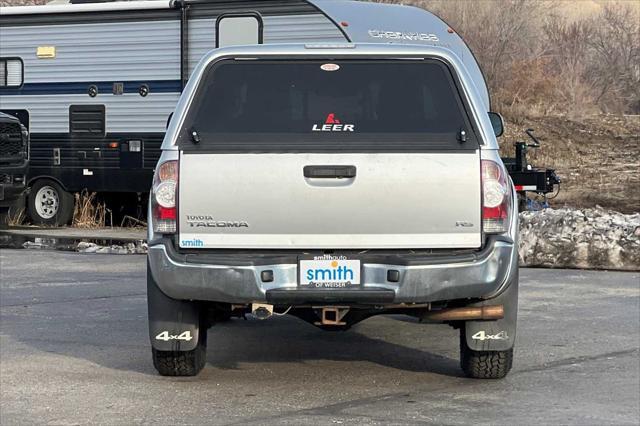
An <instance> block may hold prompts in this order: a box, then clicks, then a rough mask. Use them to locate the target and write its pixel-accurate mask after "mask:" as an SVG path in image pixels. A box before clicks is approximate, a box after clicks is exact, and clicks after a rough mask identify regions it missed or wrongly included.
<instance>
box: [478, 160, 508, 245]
mask: <svg viewBox="0 0 640 426" xmlns="http://www.w3.org/2000/svg"><path fill="white" fill-rule="evenodd" d="M508 182H509V180H508V178H507V176H506V173H505V171H504V169H503V168H502V167H501V166H500V165H499V164H498V163H496V162H495V161H491V160H482V229H483V230H484V232H485V233H488V234H501V233H504V232H507V230H508V227H509V214H510V213H511V196H510V194H511V191H510V190H509V183H508Z"/></svg>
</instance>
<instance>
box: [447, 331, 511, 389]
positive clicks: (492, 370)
mask: <svg viewBox="0 0 640 426" xmlns="http://www.w3.org/2000/svg"><path fill="white" fill-rule="evenodd" d="M512 366H513V348H511V349H509V350H506V351H474V350H472V349H469V347H468V346H467V340H466V338H465V335H464V327H463V328H462V330H460V367H461V368H462V371H464V374H465V376H467V377H470V378H472V379H502V378H504V377H505V376H506V375H507V373H509V371H510V370H511V367H512Z"/></svg>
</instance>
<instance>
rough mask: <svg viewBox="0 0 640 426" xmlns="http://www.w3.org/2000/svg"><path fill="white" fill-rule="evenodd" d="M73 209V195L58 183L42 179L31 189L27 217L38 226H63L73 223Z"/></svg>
mask: <svg viewBox="0 0 640 426" xmlns="http://www.w3.org/2000/svg"><path fill="white" fill-rule="evenodd" d="M73 207H74V198H73V194H70V193H69V192H67V191H65V190H64V189H63V188H62V186H60V184H58V182H56V181H53V180H51V179H40V180H37V181H36V183H35V184H33V186H32V187H31V192H30V193H29V198H28V200H27V215H28V216H29V219H30V220H31V222H32V223H34V224H36V225H46V226H63V225H67V224H69V222H71V219H72V218H73Z"/></svg>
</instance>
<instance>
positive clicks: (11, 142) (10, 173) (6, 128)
mask: <svg viewBox="0 0 640 426" xmlns="http://www.w3.org/2000/svg"><path fill="white" fill-rule="evenodd" d="M28 169H29V132H28V131H27V129H26V127H24V126H23V125H22V124H20V120H18V119H17V118H16V117H13V116H11V115H7V114H3V113H1V112H0V227H3V226H5V225H6V221H7V216H8V211H9V208H10V207H11V206H12V204H14V203H15V202H16V201H17V200H18V199H19V198H20V197H21V196H22V195H23V194H24V193H25V191H26V189H27V186H26V174H27V172H28Z"/></svg>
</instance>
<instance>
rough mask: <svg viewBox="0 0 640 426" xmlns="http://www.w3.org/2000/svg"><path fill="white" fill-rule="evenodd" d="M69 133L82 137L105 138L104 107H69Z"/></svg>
mask: <svg viewBox="0 0 640 426" xmlns="http://www.w3.org/2000/svg"><path fill="white" fill-rule="evenodd" d="M69 133H71V134H72V135H82V136H104V133H105V108H104V105H71V106H70V107H69Z"/></svg>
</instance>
